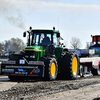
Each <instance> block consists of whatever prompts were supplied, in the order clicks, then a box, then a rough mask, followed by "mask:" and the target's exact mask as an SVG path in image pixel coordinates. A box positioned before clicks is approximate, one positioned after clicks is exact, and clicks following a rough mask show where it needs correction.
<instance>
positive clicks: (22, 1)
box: [0, 0, 100, 49]
mask: <svg viewBox="0 0 100 100" xmlns="http://www.w3.org/2000/svg"><path fill="white" fill-rule="evenodd" d="M30 26H32V27H33V29H35V28H36V29H37V28H39V29H40V28H42V29H52V28H53V26H55V28H56V30H59V31H60V34H61V36H62V37H63V38H64V40H65V42H66V44H67V47H68V48H70V41H71V38H72V37H76V38H79V39H80V41H81V48H82V49H84V48H85V47H86V42H91V41H92V39H91V35H100V0H0V42H3V41H5V40H9V39H11V38H21V39H23V41H24V42H26V40H27V39H26V38H24V37H23V32H24V31H27V30H28V29H29V27H30Z"/></svg>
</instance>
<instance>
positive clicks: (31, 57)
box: [2, 27, 79, 80]
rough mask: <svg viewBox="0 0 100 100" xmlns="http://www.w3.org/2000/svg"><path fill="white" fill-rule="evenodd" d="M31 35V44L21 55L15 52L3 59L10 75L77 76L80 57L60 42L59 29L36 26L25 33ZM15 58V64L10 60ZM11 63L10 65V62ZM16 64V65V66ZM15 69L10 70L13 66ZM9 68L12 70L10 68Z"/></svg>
mask: <svg viewBox="0 0 100 100" xmlns="http://www.w3.org/2000/svg"><path fill="white" fill-rule="evenodd" d="M26 36H27V47H26V48H25V51H24V52H22V53H21V54H20V55H16V57H15V55H12V56H11V57H10V59H9V61H8V62H6V63H5V62H3V63H2V68H3V69H6V72H3V74H5V75H8V76H9V78H10V79H12V77H13V78H14V76H13V75H15V76H30V77H43V78H44V79H45V80H55V79H56V78H57V77H61V78H64V79H76V78H77V76H78V73H79V58H78V55H77V53H76V52H71V51H70V52H69V51H68V49H67V48H66V47H65V46H64V45H63V43H62V44H61V43H60V40H61V39H62V38H61V36H60V32H59V31H57V30H55V27H53V30H44V29H32V27H30V29H29V31H26V32H24V33H23V37H26ZM17 56H18V57H17ZM11 61H15V63H14V62H13V63H14V64H10V62H11ZM8 63H9V64H10V66H8V67H7V66H6V65H8ZM12 66H13V67H12ZM7 69H14V71H13V70H11V71H13V73H11V74H10V70H9V71H8V70H7ZM7 71H8V72H7Z"/></svg>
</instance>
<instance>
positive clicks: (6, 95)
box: [0, 76, 100, 100]
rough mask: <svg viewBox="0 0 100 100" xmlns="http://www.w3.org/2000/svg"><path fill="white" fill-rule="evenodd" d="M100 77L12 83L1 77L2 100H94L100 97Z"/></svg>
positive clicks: (0, 99)
mask: <svg viewBox="0 0 100 100" xmlns="http://www.w3.org/2000/svg"><path fill="white" fill-rule="evenodd" d="M99 89H100V77H97V76H94V77H92V78H91V77H88V78H82V79H80V78H79V79H77V80H56V81H39V80H37V81H36V80H23V81H19V82H17V81H16V82H12V81H10V80H9V79H8V78H7V77H0V91H1V92H0V100H34V99H35V100H44V99H46V100H92V99H93V98H96V97H97V96H99V95H100V90H99Z"/></svg>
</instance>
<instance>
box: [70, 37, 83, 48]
mask: <svg viewBox="0 0 100 100" xmlns="http://www.w3.org/2000/svg"><path fill="white" fill-rule="evenodd" d="M70 44H71V48H72V49H79V48H80V47H82V45H81V41H80V39H78V38H76V37H72V39H71V41H70Z"/></svg>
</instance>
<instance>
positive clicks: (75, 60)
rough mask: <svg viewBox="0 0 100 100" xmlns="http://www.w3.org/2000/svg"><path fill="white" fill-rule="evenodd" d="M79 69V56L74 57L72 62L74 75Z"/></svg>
mask: <svg viewBox="0 0 100 100" xmlns="http://www.w3.org/2000/svg"><path fill="white" fill-rule="evenodd" d="M77 69H78V61H77V58H76V57H74V59H73V62H72V72H73V74H74V75H76V74H77Z"/></svg>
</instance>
